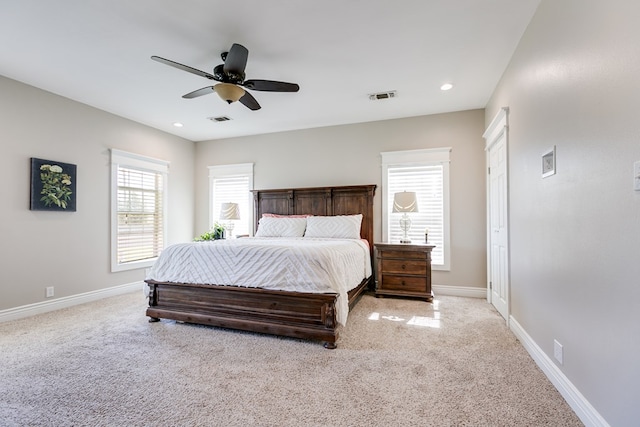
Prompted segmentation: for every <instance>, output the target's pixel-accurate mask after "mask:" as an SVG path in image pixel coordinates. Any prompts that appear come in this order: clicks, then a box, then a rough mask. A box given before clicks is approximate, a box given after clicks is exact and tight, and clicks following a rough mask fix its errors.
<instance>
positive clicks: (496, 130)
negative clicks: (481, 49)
mask: <svg viewBox="0 0 640 427" xmlns="http://www.w3.org/2000/svg"><path fill="white" fill-rule="evenodd" d="M508 119H509V107H502V108H501V109H500V111H498V113H497V114H496V116H495V117H494V118H493V120H492V121H491V124H489V126H488V127H487V129H486V130H485V132H484V133H483V134H482V138H483V139H484V140H485V147H484V151H485V166H486V171H487V175H486V197H487V226H486V227H487V302H489V303H491V304H493V301H492V292H491V286H490V284H491V282H492V277H491V265H492V259H491V253H492V251H491V189H490V186H491V183H490V179H491V178H490V176H489V173H490V172H489V164H490V158H489V157H490V156H489V150H490V149H491V147H492V146H493V145H494V144H495V143H496V142H498V140H499V139H500V138H501V137H502V136H503V134H504V144H505V152H506V156H505V167H506V171H505V173H506V189H505V192H506V197H507V200H506V212H504V214H505V219H506V220H505V221H506V233H507V238H506V245H507V274H506V280H507V283H506V292H507V297H506V303H507V316H506V319H505V320H506V322H507V325H509V318H510V317H511V249H510V222H509V121H508Z"/></svg>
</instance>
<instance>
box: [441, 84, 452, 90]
mask: <svg viewBox="0 0 640 427" xmlns="http://www.w3.org/2000/svg"><path fill="white" fill-rule="evenodd" d="M452 88H453V85H452V84H451V83H445V84H443V85H442V86H440V90H449V89H452Z"/></svg>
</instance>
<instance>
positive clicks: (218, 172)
mask: <svg viewBox="0 0 640 427" xmlns="http://www.w3.org/2000/svg"><path fill="white" fill-rule="evenodd" d="M209 186H210V192H211V193H210V198H211V203H210V215H209V218H210V219H211V221H210V222H211V223H210V226H213V224H214V223H215V222H218V223H220V224H222V225H227V224H228V223H229V221H228V220H221V219H219V218H220V207H221V206H222V204H223V203H237V204H238V208H239V209H240V219H239V220H236V221H233V234H234V235H236V236H237V235H243V234H252V233H253V226H252V224H253V194H252V193H251V190H252V189H253V163H245V164H237V165H222V166H210V167H209Z"/></svg>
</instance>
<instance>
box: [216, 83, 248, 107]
mask: <svg viewBox="0 0 640 427" xmlns="http://www.w3.org/2000/svg"><path fill="white" fill-rule="evenodd" d="M213 90H215V91H216V93H217V94H218V96H219V97H220V98H222V99H223V100H225V101H227V103H228V104H231V103H232V102H236V101H238V100H239V99H240V98H242V97H243V96H244V94H245V91H244V89H242V88H241V87H240V86H236V85H234V84H231V83H218V84H217V85H215V86H214V87H213Z"/></svg>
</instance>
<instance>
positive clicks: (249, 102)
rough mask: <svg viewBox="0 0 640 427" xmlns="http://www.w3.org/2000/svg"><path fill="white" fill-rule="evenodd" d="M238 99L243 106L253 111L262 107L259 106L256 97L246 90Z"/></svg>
mask: <svg viewBox="0 0 640 427" xmlns="http://www.w3.org/2000/svg"><path fill="white" fill-rule="evenodd" d="M238 101H240V102H241V103H242V104H243V105H244V106H245V107H247V108H249V109H250V110H253V111H256V110H259V109H260V108H262V107H260V104H258V101H256V99H255V98H254V97H253V95H251V94H250V93H249V92H246V91H245V93H244V95H242V98H240V99H239V100H238Z"/></svg>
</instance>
